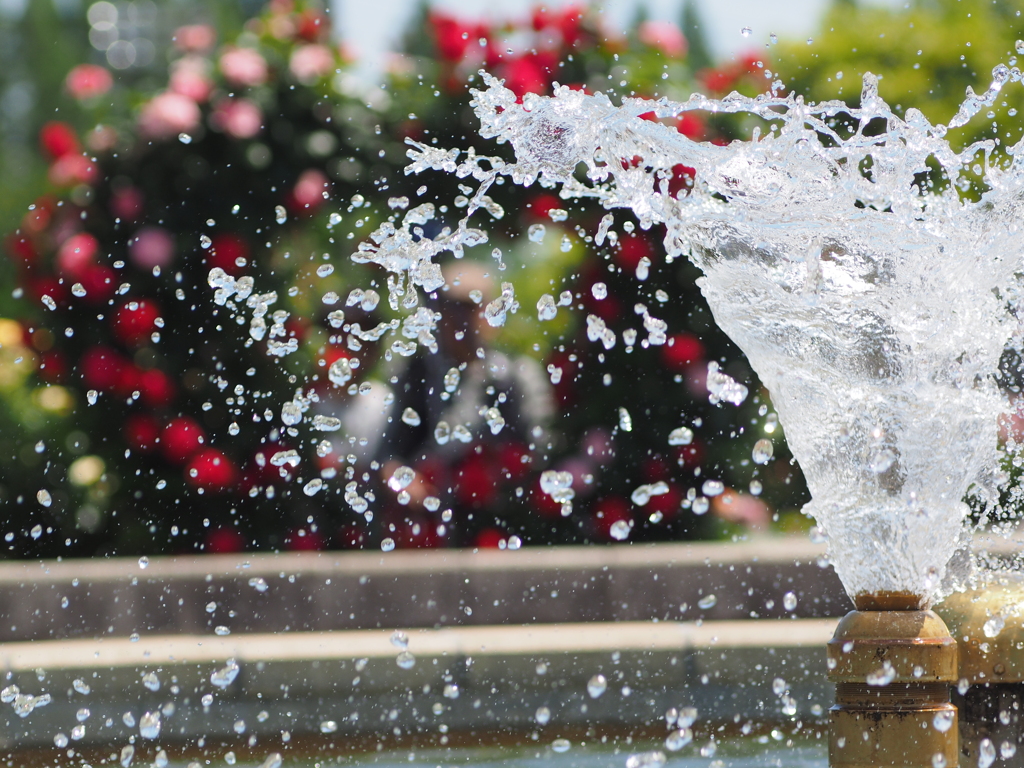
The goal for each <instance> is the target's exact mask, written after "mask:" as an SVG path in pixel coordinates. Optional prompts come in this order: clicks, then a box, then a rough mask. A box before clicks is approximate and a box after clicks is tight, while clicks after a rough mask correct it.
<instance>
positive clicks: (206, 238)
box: [199, 235, 213, 250]
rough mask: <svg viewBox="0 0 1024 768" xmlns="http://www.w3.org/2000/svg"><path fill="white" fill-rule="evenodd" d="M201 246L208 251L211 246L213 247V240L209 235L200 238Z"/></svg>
mask: <svg viewBox="0 0 1024 768" xmlns="http://www.w3.org/2000/svg"><path fill="white" fill-rule="evenodd" d="M199 245H201V246H202V247H203V250H206V249H207V248H209V247H210V246H211V245H213V240H211V239H210V238H209V236H208V235H200V236H199Z"/></svg>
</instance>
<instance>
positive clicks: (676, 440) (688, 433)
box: [668, 427, 693, 445]
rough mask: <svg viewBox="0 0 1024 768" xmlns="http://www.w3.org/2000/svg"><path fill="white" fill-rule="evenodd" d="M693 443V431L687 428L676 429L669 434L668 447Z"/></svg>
mask: <svg viewBox="0 0 1024 768" xmlns="http://www.w3.org/2000/svg"><path fill="white" fill-rule="evenodd" d="M692 442H693V430H692V429H690V428H689V427H677V428H676V429H673V430H672V431H671V432H669V435H668V444H669V445H689V444H690V443H692Z"/></svg>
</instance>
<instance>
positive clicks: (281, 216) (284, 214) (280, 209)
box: [274, 205, 288, 224]
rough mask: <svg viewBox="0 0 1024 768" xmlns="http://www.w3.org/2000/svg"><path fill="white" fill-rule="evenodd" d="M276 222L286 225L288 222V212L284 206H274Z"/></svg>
mask: <svg viewBox="0 0 1024 768" xmlns="http://www.w3.org/2000/svg"><path fill="white" fill-rule="evenodd" d="M274 220H275V221H276V222H277V223H278V224H284V223H285V222H286V221H288V211H286V210H285V208H284V206H283V205H275V206H274Z"/></svg>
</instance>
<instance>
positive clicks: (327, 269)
mask: <svg viewBox="0 0 1024 768" xmlns="http://www.w3.org/2000/svg"><path fill="white" fill-rule="evenodd" d="M333 273H334V265H332V264H321V265H320V266H319V267H317V268H316V274H317V276H318V277H328V276H329V275H331V274H333Z"/></svg>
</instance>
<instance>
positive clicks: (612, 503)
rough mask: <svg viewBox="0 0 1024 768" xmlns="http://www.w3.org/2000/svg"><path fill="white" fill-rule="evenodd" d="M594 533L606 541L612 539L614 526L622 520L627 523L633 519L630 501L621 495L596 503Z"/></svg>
mask: <svg viewBox="0 0 1024 768" xmlns="http://www.w3.org/2000/svg"><path fill="white" fill-rule="evenodd" d="M593 514H594V519H593V523H594V533H595V535H596V536H597V537H598V538H600V539H604V540H605V541H610V540H611V539H612V533H611V531H612V526H613V525H614V524H615V523H617V522H619V521H620V520H625V521H626V522H627V523H628V522H630V521H631V520H632V519H633V515H632V514H630V511H629V502H627V501H626V500H625V499H623V498H621V497H620V496H608V497H607V498H604V499H601V500H600V501H598V502H597V504H595V505H594V513H593Z"/></svg>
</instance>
